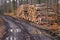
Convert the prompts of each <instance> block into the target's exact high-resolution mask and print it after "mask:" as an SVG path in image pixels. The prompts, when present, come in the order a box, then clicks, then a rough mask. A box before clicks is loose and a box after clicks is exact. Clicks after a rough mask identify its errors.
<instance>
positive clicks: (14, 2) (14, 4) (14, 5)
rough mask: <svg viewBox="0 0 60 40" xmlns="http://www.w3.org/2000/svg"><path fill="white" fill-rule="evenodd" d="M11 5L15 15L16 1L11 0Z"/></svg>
mask: <svg viewBox="0 0 60 40" xmlns="http://www.w3.org/2000/svg"><path fill="white" fill-rule="evenodd" d="M12 5H13V11H14V15H16V9H17V5H16V1H15V0H13V1H12Z"/></svg>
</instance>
